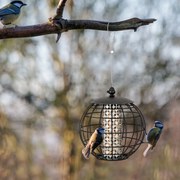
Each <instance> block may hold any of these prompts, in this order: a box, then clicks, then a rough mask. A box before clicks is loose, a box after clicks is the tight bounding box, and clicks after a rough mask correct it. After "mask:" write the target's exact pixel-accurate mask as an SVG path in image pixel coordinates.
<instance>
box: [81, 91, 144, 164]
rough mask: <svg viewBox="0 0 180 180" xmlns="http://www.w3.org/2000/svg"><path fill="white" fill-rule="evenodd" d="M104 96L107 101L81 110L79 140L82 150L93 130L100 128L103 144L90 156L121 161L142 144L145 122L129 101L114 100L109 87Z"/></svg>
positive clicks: (95, 103) (101, 100)
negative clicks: (106, 95)
mask: <svg viewBox="0 0 180 180" xmlns="http://www.w3.org/2000/svg"><path fill="white" fill-rule="evenodd" d="M108 93H109V94H110V96H109V97H107V98H100V99H96V100H93V101H92V102H91V103H90V105H89V106H88V108H87V109H86V110H85V112H84V114H83V116H82V118H81V122H80V130H79V132H80V138H81V141H82V143H83V144H84V146H85V145H86V144H87V143H88V140H89V138H90V137H91V135H92V133H93V132H94V130H95V129H96V128H98V127H103V128H104V129H105V133H104V139H103V142H102V144H101V145H100V146H98V147H97V148H96V149H95V150H94V152H92V154H93V155H94V156H95V157H96V158H97V159H100V160H107V161H118V160H125V159H127V158H128V157H129V156H131V155H132V154H133V153H134V152H135V151H136V150H137V149H138V148H139V146H140V145H141V144H142V143H143V140H144V136H145V133H146V124H145V120H144V117H143V115H142V113H141V111H140V110H139V108H138V107H137V106H136V105H134V104H133V102H132V101H131V100H129V99H126V98H116V97H115V96H114V94H115V90H114V88H113V87H111V88H110V89H109V91H108Z"/></svg>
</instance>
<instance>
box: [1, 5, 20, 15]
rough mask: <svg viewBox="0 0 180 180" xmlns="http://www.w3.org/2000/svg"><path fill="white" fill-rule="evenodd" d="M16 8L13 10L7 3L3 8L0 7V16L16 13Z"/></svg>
mask: <svg viewBox="0 0 180 180" xmlns="http://www.w3.org/2000/svg"><path fill="white" fill-rule="evenodd" d="M18 13H19V12H18V10H17V11H15V10H14V9H12V8H11V7H10V6H9V5H7V6H5V7H4V8H2V9H0V16H5V15H8V14H18Z"/></svg>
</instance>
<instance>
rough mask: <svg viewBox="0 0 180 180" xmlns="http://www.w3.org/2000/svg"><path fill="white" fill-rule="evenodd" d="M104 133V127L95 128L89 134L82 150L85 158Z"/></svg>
mask: <svg viewBox="0 0 180 180" xmlns="http://www.w3.org/2000/svg"><path fill="white" fill-rule="evenodd" d="M103 135H104V128H102V127H100V128H97V129H95V131H94V133H93V134H92V135H91V137H90V139H89V141H88V143H87V145H86V147H85V148H84V149H83V150H82V154H83V156H84V157H85V159H89V156H90V154H91V153H92V152H93V151H94V150H95V149H96V148H97V147H98V146H99V145H100V144H101V143H102V141H103Z"/></svg>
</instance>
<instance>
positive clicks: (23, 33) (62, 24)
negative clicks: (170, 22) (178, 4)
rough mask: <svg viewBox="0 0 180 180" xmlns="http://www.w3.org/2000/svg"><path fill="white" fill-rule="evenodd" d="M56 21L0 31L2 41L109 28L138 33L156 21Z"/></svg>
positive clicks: (110, 29)
mask: <svg viewBox="0 0 180 180" xmlns="http://www.w3.org/2000/svg"><path fill="white" fill-rule="evenodd" d="M62 1H63V0H62ZM65 1H66V0H64V1H63V2H64V4H65ZM60 2H61V1H60ZM61 12H62V11H61ZM59 15H60V14H59ZM54 21H55V24H54V23H44V24H38V25H33V26H19V27H15V28H4V29H0V39H8V38H25V37H34V36H41V35H47V34H60V33H62V32H65V31H69V30H77V29H92V30H103V31H107V27H108V30H109V31H122V30H130V29H132V30H134V31H136V30H137V29H138V28H139V27H140V26H144V25H149V24H150V23H153V22H154V21H156V19H138V18H132V19H128V20H125V21H119V22H104V21H93V20H65V19H54Z"/></svg>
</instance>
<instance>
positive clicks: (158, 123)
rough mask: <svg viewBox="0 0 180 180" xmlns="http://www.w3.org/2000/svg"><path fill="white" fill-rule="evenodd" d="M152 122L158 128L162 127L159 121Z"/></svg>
mask: <svg viewBox="0 0 180 180" xmlns="http://www.w3.org/2000/svg"><path fill="white" fill-rule="evenodd" d="M154 124H155V127H158V128H161V129H162V128H163V127H164V126H163V123H162V122H161V121H155V122H154Z"/></svg>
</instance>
